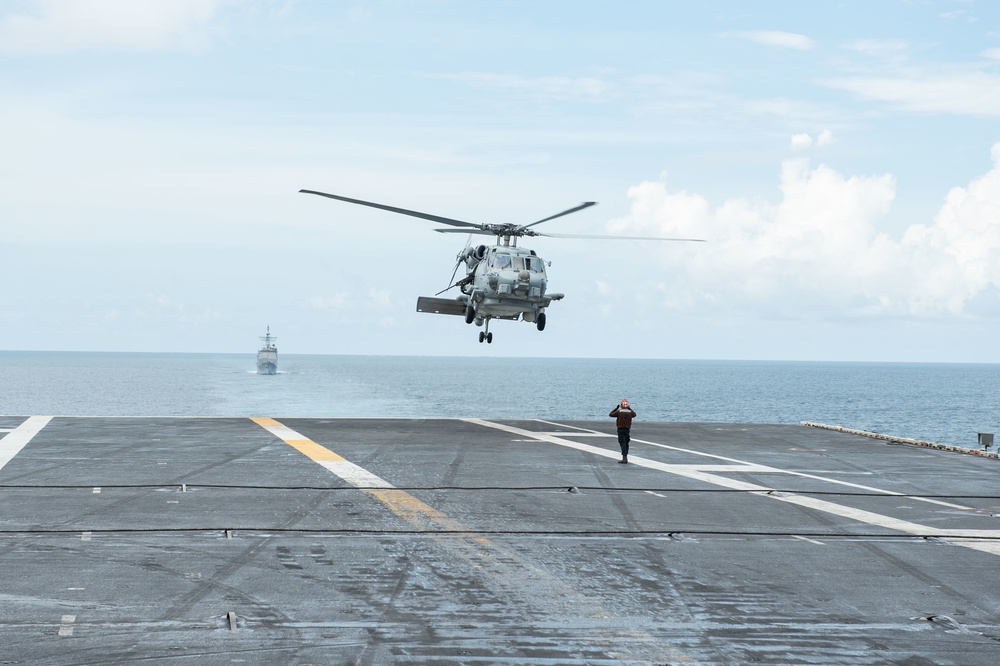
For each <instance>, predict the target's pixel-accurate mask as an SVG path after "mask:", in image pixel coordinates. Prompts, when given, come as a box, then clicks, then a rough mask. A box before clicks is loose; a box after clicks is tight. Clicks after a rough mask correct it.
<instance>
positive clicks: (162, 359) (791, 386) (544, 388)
mask: <svg viewBox="0 0 1000 666" xmlns="http://www.w3.org/2000/svg"><path fill="white" fill-rule="evenodd" d="M623 397H627V398H628V399H629V400H630V401H631V402H632V404H633V406H634V408H635V409H636V411H637V413H638V415H639V416H638V419H637V421H636V426H637V428H641V423H642V421H644V420H645V421H656V422H670V421H676V422H703V423H772V424H796V423H800V422H802V421H814V422H821V423H828V424H831V425H842V426H845V427H849V428H856V429H860V430H868V431H872V432H879V433H883V434H889V435H895V436H899V437H912V438H915V439H922V440H926V441H932V442H938V443H942V444H952V445H957V446H967V447H972V448H974V447H975V446H976V445H977V433H979V432H991V433H993V432H996V431H997V430H1000V413H998V409H997V408H998V407H1000V364H975V363H904V362H885V363H879V362H844V361H739V360H733V361H726V360H664V359H585V358H532V357H522V358H491V357H455V356H351V355H313V354H279V357H278V374H277V375H272V376H263V375H262V376H258V375H257V374H256V358H255V355H254V354H238V353H161V352H52V351H0V414H3V415H41V414H44V415H55V416H233V417H243V416H248V417H249V416H275V417H278V416H281V417H311V418H344V417H363V418H368V417H371V418H376V417H377V418H393V417H396V418H459V417H481V418H505V419H546V420H587V421H601V420H606V419H608V416H607V414H608V412H609V411H610V410H611V408H612V407H613V406H614V405H615V403H617V401H618V400H619V399H621V398H623Z"/></svg>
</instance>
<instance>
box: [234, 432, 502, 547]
mask: <svg viewBox="0 0 1000 666" xmlns="http://www.w3.org/2000/svg"><path fill="white" fill-rule="evenodd" d="M250 420H251V421H253V422H254V423H256V424H257V425H259V426H260V427H262V428H264V429H265V430H267V431H268V432H270V433H271V434H273V435H275V436H276V437H277V438H278V439H280V440H282V441H283V442H285V443H286V444H288V445H289V446H291V447H292V448H294V449H295V450H297V451H298V452H300V453H301V454H303V455H304V456H306V457H307V458H309V459H310V460H312V461H313V462H315V463H317V464H319V465H321V466H322V467H325V468H326V469H327V470H328V471H330V472H332V473H333V474H334V475H336V476H337V477H339V478H340V479H342V480H343V481H346V482H347V483H349V484H350V485H352V486H354V487H355V488H357V489H358V490H361V491H362V492H364V493H366V494H367V495H370V496H371V497H374V498H375V499H377V500H378V501H379V502H381V503H382V504H384V505H385V506H386V507H388V508H389V509H390V510H391V511H392V512H393V513H395V514H396V515H397V516H399V517H400V518H402V519H403V520H405V521H406V522H408V523H410V524H411V525H413V526H414V527H416V528H418V529H420V530H427V531H435V532H439V531H446V532H470V531H471V530H469V529H468V528H466V527H465V526H463V525H462V524H461V523H459V522H458V521H456V520H454V519H452V518H450V517H449V516H448V515H447V514H444V513H441V512H440V511H438V510H437V509H435V508H434V507H432V506H430V505H428V504H426V503H424V502H422V501H420V500H419V499H417V498H416V497H414V496H413V495H411V494H409V493H408V492H406V491H403V490H398V489H396V488H395V487H393V485H392V484H391V483H389V482H388V481H386V480H385V479H383V478H381V477H380V476H377V475H375V474H372V473H371V472H369V471H368V470H366V469H365V468H363V467H361V466H359V465H355V464H354V463H352V462H349V461H348V460H347V459H345V458H344V457H343V456H340V455H337V454H336V453H334V452H333V451H331V450H330V449H328V448H326V447H325V446H323V445H321V444H317V443H316V442H314V441H312V440H311V439H309V438H308V437H304V436H303V435H300V434H299V433H297V432H295V431H294V430H292V429H291V428H289V427H288V426H286V425H284V424H282V423H280V422H278V421H276V420H274V419H272V418H267V417H254V418H251V419H250ZM474 538H476V539H477V540H482V541H486V540H485V539H483V538H482V537H474Z"/></svg>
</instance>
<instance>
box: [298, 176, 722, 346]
mask: <svg viewBox="0 0 1000 666" xmlns="http://www.w3.org/2000/svg"><path fill="white" fill-rule="evenodd" d="M299 192H303V193H305V194H316V195H319V196H321V197H328V198H330V199H337V200H338V201H346V202H347V203H352V204H359V205H361V206H370V207H371V208H380V209H382V210H387V211H389V212H392V213H400V214H401V215H409V216H411V217H419V218H422V219H424V220H430V221H431V222H437V223H439V224H447V225H449V226H450V227H453V228H451V229H435V230H434V231H437V232H440V233H443V234H450V233H468V234H479V235H483V236H496V237H497V242H496V245H494V246H493V247H487V246H486V245H477V246H474V247H473V246H472V245H471V243H467V244H466V246H465V248H464V249H463V250H462V251H461V252H459V253H458V257H457V258H456V259H457V260H456V263H455V269H454V270H453V271H452V273H451V279H449V281H448V282H449V285H448V286H447V287H445V288H444V289H442V290H441V291H439V292H438V293H437V294H435V295H434V296H421V297H419V298H418V299H417V312H433V313H436V314H448V315H458V316H460V317H465V323H467V324H473V323H474V324H475V325H476V326H483V325H484V324H485V328H484V329H483V330H482V331H480V332H479V342H483V341H486V342H487V343H492V342H493V333H491V332H490V320H491V319H509V320H512V321H517V320H518V319H520V320H521V321H526V322H533V323H534V324H535V327H536V328H538V330H539V331H543V330H545V309H546V308H547V307H548V306H549V304H551V303H552V301H558V300H560V299H562V298H563V296H564V294H559V293H553V292H548V291H546V287H547V286H548V278H547V276H546V272H545V266H546V263H545V262H544V261H542V258H541V257H539V256H538V255H537V254H535V251H534V250H529V249H527V248H523V247H518V246H517V239H518V238H520V237H521V236H545V237H548V238H587V239H598V240H662V241H692V242H704V241H702V240H701V239H698V238H659V237H653V236H600V235H598V236H594V235H584V234H545V233H541V232H539V231H535V230H534V229H532V228H531V227H534V226H535V225H538V224H541V223H542V222H548V221H549V220H554V219H556V218H557V217H562V216H563V215H569V214H570V213H575V212H577V211H580V210H583V209H584V208H589V207H590V206H593V205H594V204H595V203H596V202H594V201H586V202H584V203H582V204H580V205H579V206H576V207H574V208H570V209H569V210H564V211H563V212H561V213H556V214H555V215H550V216H549V217H546V218H543V219H541V220H538V221H537V222H532V223H531V224H525V225H517V224H509V223H508V224H475V223H473V222H465V221H462V220H454V219H452V218H449V217H441V216H440V215H431V214H430V213H421V212H419V211H415V210H407V209H405V208H396V207H395V206H386V205H385V204H379V203H372V202H371V201H361V200H360V199H349V198H348V197H342V196H339V195H337V194H327V193H326V192H317V191H315V190H299ZM470 240H471V237H470ZM463 263H465V267H466V275H465V277H463V278H461V279H460V280H458V281H457V282H453V280H455V276H456V275H457V274H458V267H459V266H461V265H462V264H463ZM454 287H458V289H459V291H460V292H461V294H460V295H459V296H457V297H456V298H453V299H450V298H438V296H440V295H441V294H443V293H444V292H446V291H448V290H449V289H452V288H454Z"/></svg>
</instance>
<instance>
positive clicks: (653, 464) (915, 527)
mask: <svg viewBox="0 0 1000 666" xmlns="http://www.w3.org/2000/svg"><path fill="white" fill-rule="evenodd" d="M463 420H464V421H467V422H468V423H475V424H477V425H481V426H485V427H487V428H495V429H497V430H502V431H504V432H509V433H511V434H514V435H518V436H519V437H533V438H534V439H536V440H539V441H543V442H549V443H552V444H558V445H559V446H565V447H567V448H570V449H576V450H577V451H586V452H588V453H592V454H594V455H597V456H602V457H605V458H618V457H619V455H620V454H619V453H618V452H617V451H611V450H609V449H602V448H599V447H596V446H592V445H590V444H581V443H580V442H574V441H571V440H568V439H563V438H562V437H557V436H555V435H550V434H547V433H537V432H532V431H530V430H524V429H523V428H517V427H514V426H510V425H506V424H503V423H494V422H492V421H485V420H483V419H463ZM567 434H573V433H567ZM633 441H637V440H633ZM715 457H721V456H715ZM726 460H729V461H731V462H737V463H738V462H740V461H738V460H734V459H732V458H727V459H726ZM629 464H635V465H637V466H639V467H647V468H649V469H655V470H659V471H661V472H667V473H668V474H676V475H678V476H683V477H686V478H689V479H694V480H696V481H703V482H704V483H709V484H712V485H716V486H721V487H723V488H730V489H733V490H747V491H751V492H753V493H754V494H755V495H760V496H761V497H768V498H770V499H775V500H778V501H779V502H787V503H788V504H795V505H797V506H802V507H806V508H810V509H814V510H816V511H822V512H824V513H829V514H831V515H835V516H840V517H842V518H847V519H849V520H856V521H858V522H862V523H867V524H869V525H875V526H877V527H884V528H886V529H890V530H895V531H897V532H903V533H904V534H913V535H916V536H936V537H943V536H945V535H956V536H961V537H980V538H987V539H998V538H1000V530H942V529H939V528H936V527H929V526H927V525H921V524H919V523H914V522H910V521H908V520H901V519H899V518H893V517H891V516H885V515H882V514H879V513H874V512H872V511H865V510H863V509H855V508H853V507H849V506H843V505H841V504H836V503H834V502H829V501H827V500H821V499H817V498H814V497H805V496H803V495H795V494H793V493H777V492H774V491H773V489H772V488H768V487H766V486H761V485H758V484H755V483H747V482H745V481H737V480H735V479H729V478H726V477H724V476H718V475H716V474H709V473H708V472H705V471H702V470H701V469H692V466H691V465H668V464H666V463H662V462H659V461H657V460H649V459H648V458H642V457H638V456H634V455H632V454H631V453H630V454H629ZM696 467H697V466H696ZM725 467H726V471H733V469H732V465H726V466H725ZM753 467H756V465H753V464H752V463H747V471H750V470H751V469H752V468H753ZM772 469H777V468H772ZM779 471H780V470H779ZM816 478H822V477H816ZM881 492H885V493H886V494H890V495H898V494H900V493H895V492H889V491H881ZM943 540H944V541H946V542H947V543H951V544H954V545H957V546H964V547H966V548H972V549H974V550H979V551H982V552H984V553H990V554H992V555H1000V540H994V541H979V540H976V539H972V538H952V539H943Z"/></svg>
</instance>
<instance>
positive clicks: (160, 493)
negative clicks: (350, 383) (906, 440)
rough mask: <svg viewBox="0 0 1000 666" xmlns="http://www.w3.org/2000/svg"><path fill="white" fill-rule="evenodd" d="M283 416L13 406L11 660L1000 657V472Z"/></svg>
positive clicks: (904, 458) (780, 440)
mask: <svg viewBox="0 0 1000 666" xmlns="http://www.w3.org/2000/svg"><path fill="white" fill-rule="evenodd" d="M275 418H276V419H277V420H272V419H257V420H251V419H245V418H231V419H227V418H212V419H208V418H204V419H202V418H68V417H56V418H52V419H48V418H42V417H30V418H29V417H23V416H21V417H13V416H11V417H0V437H3V439H0V507H2V511H0V571H2V576H0V646H2V647H0V663H2V664H10V663H14V664H21V663H32V664H98V663H100V664H104V663H134V662H144V663H170V664H174V663H176V664H187V663H190V664H272V663H280V664H341V663H348V664H351V663H354V664H383V663H463V664H465V663H468V664H475V663H512V664H513V663H517V664H569V663H586V664H612V663H613V664H619V663H634V664H750V663H754V664H906V665H909V666H918V665H927V664H956V665H957V664H962V665H976V664H983V665H990V666H993V665H994V664H996V663H998V655H1000V520H998V518H997V516H996V515H994V514H1000V490H998V489H1000V462H998V461H996V460H990V459H983V458H979V457H975V456H965V455H961V454H955V453H948V452H942V451H936V450H930V449H922V448H918V447H912V446H903V445H894V444H889V443H885V442H879V441H873V440H870V439H867V438H863V437H858V436H855V435H849V434H843V433H837V432H830V431H824V430H817V429H813V428H806V427H803V426H762V425H745V426H744V425H732V424H718V425H716V424H672V423H665V424H650V423H641V422H637V423H636V427H635V428H634V429H633V437H634V439H633V443H632V454H631V455H630V464H628V465H620V464H617V463H616V460H617V458H618V446H617V441H616V439H615V437H614V423H613V422H612V421H611V420H610V419H609V420H608V421H607V422H600V423H597V422H565V423H554V422H543V421H487V420H432V419H427V420H421V419H416V420H413V419H397V420H389V419H387V420H375V419H364V420H360V419H359V420H349V419H331V420H321V419H294V418H289V419H282V418H280V417H275Z"/></svg>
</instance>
